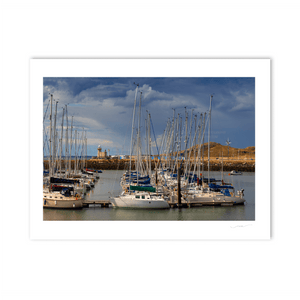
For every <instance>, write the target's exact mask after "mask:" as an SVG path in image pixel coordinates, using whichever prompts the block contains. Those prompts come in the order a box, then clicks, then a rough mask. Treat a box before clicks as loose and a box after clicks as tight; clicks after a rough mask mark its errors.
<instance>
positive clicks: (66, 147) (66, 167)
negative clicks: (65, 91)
mask: <svg viewBox="0 0 300 300" xmlns="http://www.w3.org/2000/svg"><path fill="white" fill-rule="evenodd" d="M68 119H69V118H68V109H67V105H66V123H67V129H66V137H65V139H66V143H65V178H66V177H67V171H68V142H69V141H68V134H69V122H68Z"/></svg>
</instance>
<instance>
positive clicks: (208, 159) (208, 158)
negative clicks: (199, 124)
mask: <svg viewBox="0 0 300 300" xmlns="http://www.w3.org/2000/svg"><path fill="white" fill-rule="evenodd" d="M212 97H213V95H210V106H209V113H208V114H209V116H208V117H209V124H208V125H209V129H208V157H207V168H208V175H207V177H208V186H209V184H210V178H209V161H210V133H211V101H212Z"/></svg>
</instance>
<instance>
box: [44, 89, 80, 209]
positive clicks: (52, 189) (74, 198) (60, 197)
mask: <svg viewBox="0 0 300 300" xmlns="http://www.w3.org/2000/svg"><path fill="white" fill-rule="evenodd" d="M52 100H53V95H52V94H51V98H50V105H51V106H50V139H49V141H50V149H49V154H50V161H49V178H48V179H47V178H44V181H45V185H44V188H43V207H44V208H72V209H74V208H82V207H83V196H81V193H80V188H79V186H78V185H79V183H80V182H79V180H74V179H70V178H62V177H61V174H62V173H61V151H60V174H59V176H60V177H58V174H55V169H56V167H55V164H56V148H57V147H56V146H57V145H56V136H57V133H56V112H57V102H56V108H55V120H54V127H53V129H54V134H53V133H52ZM62 126H63V125H62ZM52 143H53V144H52ZM60 143H61V144H60V150H61V149H62V134H61V139H60ZM70 165H71V164H70ZM47 181H48V182H47ZM47 183H48V184H47Z"/></svg>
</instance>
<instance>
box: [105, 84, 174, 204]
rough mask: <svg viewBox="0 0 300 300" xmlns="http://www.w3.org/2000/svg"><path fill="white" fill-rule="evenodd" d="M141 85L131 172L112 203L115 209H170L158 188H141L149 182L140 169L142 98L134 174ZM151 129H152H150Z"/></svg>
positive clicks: (124, 179)
mask: <svg viewBox="0 0 300 300" xmlns="http://www.w3.org/2000/svg"><path fill="white" fill-rule="evenodd" d="M138 87H139V85H138V84H137V87H136V93H135V100H134V106H133V119H132V132H131V143H130V166H129V172H128V173H127V174H124V177H123V180H122V181H121V185H122V186H123V188H124V191H123V192H122V193H121V195H119V196H117V197H113V198H111V199H110V202H111V204H112V206H113V207H118V208H142V209H164V208H169V204H168V202H167V201H166V200H165V198H164V196H163V195H162V194H158V193H156V191H157V188H153V187H152V186H141V183H145V182H149V181H150V178H149V175H146V176H142V175H141V172H140V171H141V168H140V165H141V164H140V159H141V144H140V140H141V138H140V116H141V96H140V104H139V119H138V130H137V138H136V149H137V151H136V154H137V155H136V163H135V166H136V171H135V172H132V170H131V163H132V157H133V155H132V154H133V153H132V152H133V135H134V122H135V110H136V99H137V92H138ZM149 128H150V127H149Z"/></svg>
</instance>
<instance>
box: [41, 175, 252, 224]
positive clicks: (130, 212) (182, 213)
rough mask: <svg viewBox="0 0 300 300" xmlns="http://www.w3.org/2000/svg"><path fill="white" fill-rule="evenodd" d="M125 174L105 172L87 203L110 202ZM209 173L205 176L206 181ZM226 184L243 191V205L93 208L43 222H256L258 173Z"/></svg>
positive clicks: (55, 212)
mask: <svg viewBox="0 0 300 300" xmlns="http://www.w3.org/2000/svg"><path fill="white" fill-rule="evenodd" d="M123 173H124V171H123V170H122V171H120V170H119V171H115V170H104V171H103V173H101V174H99V175H100V179H99V180H98V181H97V182H96V184H95V188H94V189H92V190H91V191H89V193H88V194H87V195H86V200H109V197H113V196H118V195H119V194H120V193H121V192H122V190H121V187H120V178H121V176H122V174H123ZM206 176H207V173H206V172H205V173H204V177H206ZM223 176H224V182H226V183H232V184H233V185H234V187H235V189H236V190H239V189H242V188H243V189H244V195H245V196H244V198H245V200H246V202H245V204H244V205H234V206H229V207H222V206H201V207H191V208H170V209H164V210H148V209H147V210H143V209H121V208H113V207H111V206H109V207H101V206H100V205H93V206H91V205H90V207H84V208H82V209H80V210H72V209H71V210H69V209H47V208H44V209H43V215H44V216H43V217H44V221H63V220H69V221H84V220H86V221H114V220H116V221H135V220H136V221H151V220H153V221H155V220H157V221H197V220H198V221H226V220H227V221H235V220H239V221H241V220H247V221H254V220H255V173H254V172H249V173H248V172H244V173H243V174H242V175H236V176H229V175H228V173H226V174H225V173H224V175H223ZM210 177H211V178H215V179H221V173H220V172H212V171H211V172H210Z"/></svg>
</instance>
